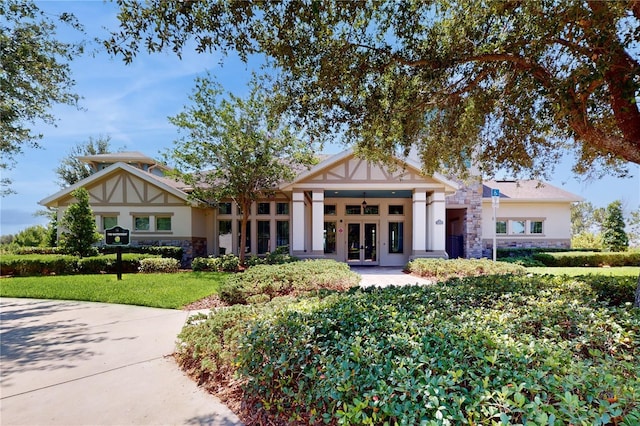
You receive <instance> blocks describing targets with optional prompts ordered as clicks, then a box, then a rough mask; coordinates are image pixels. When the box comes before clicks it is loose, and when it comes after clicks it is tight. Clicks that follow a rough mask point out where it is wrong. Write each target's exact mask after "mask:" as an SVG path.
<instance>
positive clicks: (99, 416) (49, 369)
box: [0, 298, 242, 426]
mask: <svg viewBox="0 0 640 426" xmlns="http://www.w3.org/2000/svg"><path fill="white" fill-rule="evenodd" d="M188 315H189V313H188V312H186V311H177V310H168V309H154V308H144V307H137V306H125V305H109V304H102V303H87V302H64V301H53V300H34V299H8V298H0V422H1V423H2V424H3V425H47V426H48V425H209V426H231V425H241V424H242V423H241V422H240V421H239V420H238V418H237V417H236V416H235V415H234V414H233V413H232V412H231V411H230V410H229V409H228V408H227V407H226V406H224V405H222V404H221V403H220V402H219V400H218V399H216V398H215V397H213V396H212V395H210V394H208V393H206V392H205V391H203V390H202V389H201V388H198V386H197V385H196V384H195V383H194V382H193V381H192V380H191V379H189V378H188V377H187V376H185V375H184V374H183V373H182V371H181V370H180V369H179V368H178V366H177V365H176V363H175V361H174V360H173V358H172V357H171V356H170V354H171V353H172V352H173V351H174V348H175V341H176V336H177V335H178V333H179V332H180V330H181V329H182V326H183V325H184V322H185V320H186V318H187V316H188Z"/></svg>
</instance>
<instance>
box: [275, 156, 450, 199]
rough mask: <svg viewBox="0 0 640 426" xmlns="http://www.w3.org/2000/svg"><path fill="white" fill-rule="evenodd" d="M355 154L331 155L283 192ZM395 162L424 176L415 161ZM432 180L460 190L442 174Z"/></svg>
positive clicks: (299, 177) (286, 183)
mask: <svg viewBox="0 0 640 426" xmlns="http://www.w3.org/2000/svg"><path fill="white" fill-rule="evenodd" d="M354 156H355V154H354V153H353V150H351V149H349V150H346V151H342V152H340V153H338V154H335V155H331V156H328V157H326V158H324V159H323V160H322V161H321V162H320V163H318V164H316V165H315V166H313V167H312V168H311V169H309V170H305V171H303V172H302V173H300V174H298V175H297V176H296V177H295V179H294V180H293V181H292V182H285V183H283V184H282V185H280V189H282V190H287V189H291V188H292V187H293V186H295V185H296V184H297V183H301V182H304V181H305V180H307V179H308V178H310V177H312V176H314V175H317V174H318V173H321V172H322V171H324V170H328V169H331V168H332V167H333V166H335V165H337V164H338V163H340V162H342V161H344V160H348V159H349V158H351V157H354ZM394 160H396V161H398V163H401V164H403V165H405V166H406V168H407V169H408V170H410V171H412V172H414V173H416V174H418V175H422V170H421V168H420V165H418V164H417V163H415V162H414V161H411V160H409V159H407V160H400V159H398V158H394ZM431 178H432V179H433V180H435V181H436V182H438V183H440V184H442V185H444V186H445V189H446V190H447V191H451V192H454V191H456V190H458V189H459V188H460V185H459V184H458V183H457V182H455V181H453V180H451V179H449V178H447V177H445V176H444V175H442V174H440V173H434V174H433V175H432V176H431Z"/></svg>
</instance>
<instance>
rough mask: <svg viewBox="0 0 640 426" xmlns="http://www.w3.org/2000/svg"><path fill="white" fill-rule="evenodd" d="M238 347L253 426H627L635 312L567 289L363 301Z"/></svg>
mask: <svg viewBox="0 0 640 426" xmlns="http://www.w3.org/2000/svg"><path fill="white" fill-rule="evenodd" d="M238 336H239V339H240V342H239V345H238V350H237V356H236V358H235V360H234V365H237V367H238V377H239V378H240V379H241V380H242V381H243V383H244V384H245V385H244V391H245V394H244V403H245V406H247V407H253V408H254V409H253V413H251V415H252V416H253V418H254V419H259V418H260V417H259V416H260V415H261V414H262V416H263V420H264V423H265V424H267V423H270V422H268V421H266V420H265V418H266V417H270V418H271V419H272V422H273V423H274V424H275V423H278V424H279V423H283V424H284V423H287V422H288V423H290V424H316V423H325V424H332V425H333V424H347V425H356V424H357V425H363V424H369V425H382V424H386V423H388V424H407V425H414V424H434V425H436V424H537V425H541V424H544V425H548V424H551V425H556V424H590V425H591V424H625V425H635V424H639V422H640V313H639V312H638V311H637V310H633V309H631V308H629V307H605V306H603V305H601V304H600V303H599V302H598V300H597V297H596V295H595V294H594V293H593V291H592V290H591V288H590V287H589V285H587V284H586V283H584V282H583V281H581V280H580V279H579V278H566V277H551V276H545V277H541V276H534V277H526V276H488V277H475V278H467V279H462V280H460V279H455V280H452V281H450V282H448V283H446V284H442V285H433V286H426V287H402V288H385V289H377V288H371V289H367V290H360V291H357V292H355V293H353V294H348V295H334V296H331V297H328V298H326V299H324V300H315V301H312V302H307V303H303V304H301V305H290V306H289V307H288V308H287V309H283V310H279V311H276V312H274V313H272V314H271V315H268V316H266V317H265V316H262V317H259V318H258V319H257V320H256V321H255V324H254V325H253V327H252V328H251V329H250V331H249V332H247V333H239V334H238ZM273 419H276V420H273Z"/></svg>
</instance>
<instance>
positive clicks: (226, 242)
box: [218, 220, 233, 256]
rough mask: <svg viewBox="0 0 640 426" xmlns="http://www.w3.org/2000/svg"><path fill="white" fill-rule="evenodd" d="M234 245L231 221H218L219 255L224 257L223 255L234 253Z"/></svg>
mask: <svg viewBox="0 0 640 426" xmlns="http://www.w3.org/2000/svg"><path fill="white" fill-rule="evenodd" d="M232 244H233V240H232V234H231V221H230V220H220V221H218V250H219V253H218V254H219V255H220V256H222V255H223V254H228V253H233V247H232Z"/></svg>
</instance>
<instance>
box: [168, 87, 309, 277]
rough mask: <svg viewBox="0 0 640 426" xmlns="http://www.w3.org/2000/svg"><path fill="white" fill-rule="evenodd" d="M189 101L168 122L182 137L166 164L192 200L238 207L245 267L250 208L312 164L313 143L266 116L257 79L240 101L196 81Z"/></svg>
mask: <svg viewBox="0 0 640 426" xmlns="http://www.w3.org/2000/svg"><path fill="white" fill-rule="evenodd" d="M190 99H191V100H192V101H193V105H191V106H187V107H185V111H183V112H181V113H179V114H178V115H176V116H175V117H170V118H169V120H170V121H171V123H173V124H174V125H176V126H178V127H179V128H180V130H182V131H184V132H185V133H186V134H185V135H184V136H183V137H182V138H181V139H180V140H178V141H176V142H175V146H174V149H173V150H171V151H170V152H169V153H168V157H169V158H168V162H173V163H175V177H176V178H178V179H179V180H181V181H183V182H185V183H186V184H188V185H189V186H191V187H192V188H193V192H192V193H191V196H192V197H193V198H195V199H198V200H202V201H205V202H208V203H215V202H220V201H222V200H233V201H234V202H235V204H237V205H238V207H239V208H240V211H241V212H242V219H241V221H240V244H239V246H240V247H239V257H240V263H241V264H244V260H245V251H246V250H245V249H246V241H247V222H248V220H249V212H250V210H251V204H252V203H253V202H254V201H256V200H258V199H261V198H264V197H266V196H270V195H272V194H273V193H274V192H275V191H276V190H277V189H278V185H279V184H280V183H282V182H284V181H288V180H291V179H293V178H294V176H295V173H296V171H299V170H300V169H301V168H303V167H309V166H310V165H311V164H313V162H314V160H315V157H314V152H313V149H312V144H311V143H309V142H308V141H304V140H301V139H300V138H299V137H298V135H297V134H295V133H294V131H293V127H292V126H289V123H286V122H285V120H284V119H283V118H282V117H274V116H270V115H269V114H268V111H269V109H268V107H267V105H268V103H269V98H268V96H267V94H266V92H265V91H264V89H263V88H262V87H261V86H260V84H259V83H258V82H256V81H254V82H253V83H252V87H251V92H250V94H249V96H248V97H247V98H246V99H241V98H239V97H236V96H234V95H233V94H227V95H226V96H223V92H222V91H221V89H220V86H219V85H218V84H217V83H215V82H214V81H212V80H211V78H210V77H209V76H207V77H204V78H198V79H196V88H195V89H194V93H193V95H192V96H191V97H190Z"/></svg>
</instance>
